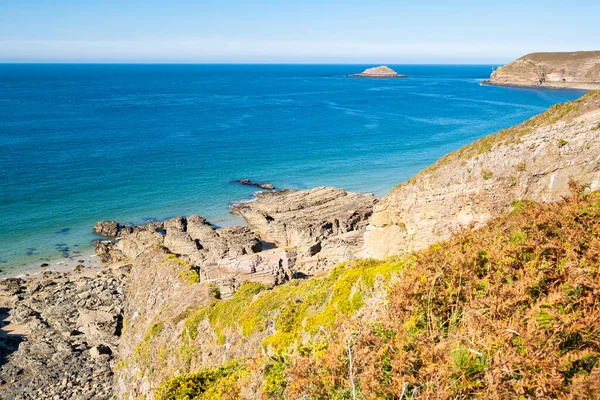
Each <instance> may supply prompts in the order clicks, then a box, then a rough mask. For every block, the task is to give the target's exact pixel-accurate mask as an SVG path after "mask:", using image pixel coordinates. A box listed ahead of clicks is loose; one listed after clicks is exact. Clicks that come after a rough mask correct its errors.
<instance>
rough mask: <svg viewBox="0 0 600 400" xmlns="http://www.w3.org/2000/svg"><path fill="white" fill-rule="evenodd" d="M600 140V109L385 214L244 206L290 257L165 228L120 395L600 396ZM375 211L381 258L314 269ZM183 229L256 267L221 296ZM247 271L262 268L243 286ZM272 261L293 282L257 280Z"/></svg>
mask: <svg viewBox="0 0 600 400" xmlns="http://www.w3.org/2000/svg"><path fill="white" fill-rule="evenodd" d="M599 134H600V92H591V93H589V94H587V95H586V96H584V97H582V98H581V99H579V100H577V101H574V102H569V103H565V104H561V105H557V106H554V107H552V108H551V109H550V110H548V111H547V112H545V113H542V114H540V115H538V116H536V117H534V118H532V119H530V120H529V121H526V122H525V123H523V124H521V125H518V126H516V127H513V128H510V129H507V130H504V131H501V132H498V133H496V134H494V135H491V136H488V137H486V138H483V139H480V140H478V141H476V142H474V143H473V144H471V145H468V146H465V147H464V148H462V149H460V150H459V151H457V152H454V153H451V154H449V155H448V156H446V157H444V158H442V159H441V160H439V161H438V162H437V163H436V164H434V165H433V166H431V167H430V168H428V169H427V170H424V171H422V172H421V173H420V174H418V175H417V176H415V177H414V178H412V179H411V180H409V181H408V182H406V183H403V184H401V185H399V186H398V187H396V188H395V189H394V190H392V191H391V192H390V193H389V194H388V195H387V196H385V197H384V198H383V199H381V200H380V201H378V202H375V203H373V200H372V199H371V198H369V197H360V196H357V195H354V194H347V193H345V192H343V191H340V190H335V189H327V188H318V189H313V190H312V191H299V192H294V191H289V192H281V193H279V194H277V193H274V194H265V195H263V196H262V197H261V198H259V200H258V201H257V202H255V203H254V204H250V205H242V206H240V208H239V210H238V211H237V212H239V213H240V214H241V215H243V216H244V215H245V217H246V218H248V219H249V222H250V226H251V227H253V229H258V230H259V231H261V235H264V236H266V237H268V238H269V239H270V240H271V241H272V242H274V243H280V244H282V245H283V246H288V247H281V248H276V249H272V250H262V251H259V250H260V249H256V251H257V252H256V253H249V254H243V252H242V253H239V251H238V250H235V249H236V247H231V246H232V245H233V244H234V243H239V244H242V245H243V247H244V248H248V245H246V244H244V243H246V241H247V240H250V239H251V241H252V242H253V241H255V238H254V237H253V236H252V237H249V236H248V235H249V233H248V231H243V232H242V231H240V232H238V233H236V235H242V236H240V237H239V239H235V241H232V237H230V236H225V235H224V233H225V232H221V231H219V230H217V231H214V232H213V229H214V228H209V227H208V226H207V225H205V222H204V221H196V220H195V219H193V218H191V217H190V218H188V219H187V222H186V220H185V219H181V220H179V222H177V224H176V227H175V228H173V226H174V222H170V221H167V222H165V223H164V225H163V228H165V229H166V231H167V233H166V236H165V240H164V241H163V242H162V244H160V245H153V246H150V247H147V248H146V249H145V250H144V251H142V252H141V253H140V254H139V255H138V256H137V258H136V259H135V260H133V263H134V265H133V268H132V272H131V278H130V283H129V287H128V289H127V292H126V293H125V299H126V301H125V303H126V304H125V313H124V321H123V330H122V337H121V342H120V346H119V366H118V368H117V369H116V372H115V374H116V379H117V395H118V397H120V398H121V397H122V398H127V399H135V398H143V397H145V398H156V399H192V398H201V399H219V398H232V399H234V398H235V399H237V398H240V399H257V398H274V399H277V398H280V399H283V398H285V399H307V398H308V399H326V398H327V399H328V398H334V399H349V398H360V399H372V398H388V399H394V398H400V397H402V396H404V397H409V398H457V397H458V398H461V397H462V398H465V397H482V398H516V397H519V396H522V397H524V398H531V397H538V398H565V397H566V398H569V397H572V398H595V397H597V395H598V390H600V387H599V385H598V377H599V375H600V373H599V372H598V367H596V365H597V360H598V359H599V358H600V347H599V346H600V345H599V343H600V341H599V339H598V338H600V322H598V321H600V318H599V317H600V315H598V310H597V307H596V306H595V304H596V299H597V297H598V295H599V294H600V291H599V290H600V289H599V286H598V284H597V279H598V276H599V273H600V271H599V267H600V264H599V263H600V259H599V256H598V255H599V254H600V243H599V242H598V237H599V236H600V193H599V192H598V189H600V164H599V162H600V159H599V158H598V154H600V149H599V148H598V147H599V146H600V143H599V141H598V135H599ZM576 182H579V183H576ZM352 199H354V200H352ZM357 199H361V201H360V202H361V204H362V203H363V202H364V204H363V205H361V206H360V207H359V208H358V209H353V207H352V205H356V204H355V203H357V202H358V200H357ZM565 199H566V200H565ZM349 200H351V201H349ZM537 202H539V203H537ZM372 205H373V209H372V210H373V215H371V217H370V219H369V225H368V226H367V231H366V233H365V249H366V251H367V252H368V253H367V254H368V255H369V256H375V257H377V258H379V259H380V260H375V259H372V258H365V259H355V258H354V256H351V257H350V258H347V260H348V261H346V262H342V263H341V264H338V265H337V267H335V268H333V269H331V267H329V266H327V267H326V266H325V264H323V263H322V262H321V260H319V261H318V263H317V264H314V263H313V262H314V260H313V258H314V257H317V258H318V257H320V255H322V254H323V252H324V251H325V249H326V248H327V247H328V246H329V245H328V244H327V243H329V242H335V243H337V241H339V240H340V238H341V237H343V238H346V236H345V235H348V234H352V235H353V236H352V237H354V236H355V235H356V234H357V233H358V234H361V233H362V232H364V230H363V229H364V228H363V226H364V222H365V216H367V215H370V213H371V206H372ZM340 206H341V208H340ZM329 207H330V208H329ZM290 210H297V212H301V213H303V215H304V214H306V216H307V217H306V219H302V220H296V219H294V218H291V217H290V215H288V214H289V211H290ZM327 210H333V211H332V212H333V214H331V213H330V212H328V211H327ZM361 210H362V211H361ZM294 215H295V213H294ZM193 221H195V222H194V223H192V222H193ZM199 222H201V224H200V225H199ZM334 227H337V228H336V229H334ZM192 228H193V229H192ZM200 228H202V232H204V233H202V234H201V235H200V234H199V233H198V232H199V231H200ZM170 229H171V231H170ZM182 231H183V233H186V235H191V236H193V237H198V238H199V239H198V240H199V242H195V243H200V244H202V246H206V248H203V250H202V251H207V252H208V253H207V255H206V256H208V255H209V254H211V252H212V251H213V250H212V249H211V247H210V246H211V243H215V242H214V240H215V238H217V237H221V238H222V239H223V240H226V241H227V243H229V244H228V245H227V246H229V250H228V251H229V253H230V254H231V252H232V251H235V252H236V253H239V254H242V255H237V256H236V257H237V258H236V257H233V258H232V257H229V258H227V260H229V261H227V262H228V263H229V265H230V266H229V267H228V268H229V271H230V272H228V273H229V274H231V275H227V274H226V273H224V271H225V270H224V269H222V267H221V268H220V269H219V271H221V275H220V276H219V279H218V280H217V281H213V280H206V279H204V278H203V276H204V274H205V272H203V271H204V270H205V269H206V268H208V269H210V268H215V267H214V266H211V265H212V264H210V263H208V264H194V263H193V260H194V257H190V255H193V254H194V252H196V251H198V250H197V248H195V249H192V250H193V252H192V253H187V250H186V248H187V247H188V246H181V244H182V243H184V242H185V243H188V242H189V240H188V239H186V241H184V242H180V241H173V240H168V239H169V236H170V235H172V234H174V233H176V232H182ZM196 231H198V232H196ZM134 232H135V229H134ZM141 232H144V231H143V230H142V231H141ZM194 232H196V233H194ZM226 232H227V235H230V234H231V232H229V231H226ZM236 232H237V231H236ZM303 233H305V234H307V236H306V237H304V235H303ZM209 234H210V235H209ZM457 234H458V236H456V235H457ZM177 235H179V236H181V235H180V234H177ZM177 235H176V236H177ZM207 235H209V236H210V237H212V238H213V239H211V240H212V241H206V239H204V237H205V236H207ZM215 235H217V236H215ZM183 236H185V235H183ZM186 237H187V236H186ZM236 237H237V236H236ZM345 240H346V239H344V242H345ZM313 243H314V245H313ZM352 243H360V242H356V241H354V240H353V241H352ZM434 243H437V244H434ZM239 244H238V245H239ZM317 244H318V245H317ZM432 244H433V245H432ZM175 245H176V246H175ZM238 245H236V246H238ZM289 246H292V247H289ZM337 246H338V245H337V244H336V245H335V247H336V248H337ZM344 246H346V245H344ZM117 247H118V243H117ZM123 249H125V248H123ZM177 249H179V250H177ZM184 250H185V251H184ZM174 253H175V254H174ZM263 253H265V254H263ZM282 253H285V255H284V256H280V255H278V254H282ZM332 254H338V255H339V254H342V253H338V252H333V253H332ZM344 254H351V255H352V252H351V253H344ZM393 255H396V256H393ZM206 256H205V257H206ZM272 256H275V257H274V258H273V257H272ZM389 256H393V257H392V258H389ZM240 257H241V258H240ZM280 257H281V258H280ZM302 259H304V260H305V261H304V262H302ZM237 260H246V261H250V260H253V261H252V264H249V265H248V266H246V264H243V263H241V264H239V265H240V266H242V267H243V268H242V269H240V272H238V273H235V274H234V272H235V271H236V270H235V268H238V267H235V265H238V264H237V263H239V261H237ZM311 260H313V261H311ZM246 261H244V262H246ZM306 261H308V264H306ZM205 262H206V261H205ZM261 263H267V264H268V265H273V266H274V267H277V266H279V267H278V268H283V269H284V270H285V274H283V275H281V274H280V273H279V272H278V273H277V274H276V275H275V276H277V277H278V278H277V279H276V280H273V279H270V280H265V279H264V276H263V275H260V274H259V276H260V279H255V278H253V276H255V275H256V274H257V272H259V271H260V266H261ZM306 265H313V266H314V265H319V267H318V268H313V267H310V268H305V266H306ZM269 268H271V267H269ZM295 268H300V269H299V270H295ZM303 268H304V269H303ZM198 270H199V271H200V274H199V276H198V275H196V274H195V272H196V271H198ZM275 270H277V268H275ZM277 271H279V270H277ZM303 271H305V272H303ZM306 272H309V273H308V274H307V273H306ZM269 276H270V275H269ZM294 278H296V279H294ZM298 278H300V279H298ZM236 280H238V281H237V283H235V284H224V282H226V281H227V282H234V281H236ZM244 281H245V282H244ZM274 285H275V286H274ZM223 289H226V291H225V292H223ZM401 393H404V395H401Z"/></svg>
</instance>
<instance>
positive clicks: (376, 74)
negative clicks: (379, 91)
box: [348, 65, 406, 78]
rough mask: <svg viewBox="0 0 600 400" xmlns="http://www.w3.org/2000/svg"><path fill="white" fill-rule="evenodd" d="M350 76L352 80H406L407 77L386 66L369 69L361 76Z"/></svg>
mask: <svg viewBox="0 0 600 400" xmlns="http://www.w3.org/2000/svg"><path fill="white" fill-rule="evenodd" d="M348 76H349V77H351V78H406V75H402V74H399V73H397V72H396V71H394V70H393V69H391V68H390V67H386V66H385V65H382V66H380V67H374V68H367V69H365V70H364V71H363V72H361V73H360V74H352V75H348Z"/></svg>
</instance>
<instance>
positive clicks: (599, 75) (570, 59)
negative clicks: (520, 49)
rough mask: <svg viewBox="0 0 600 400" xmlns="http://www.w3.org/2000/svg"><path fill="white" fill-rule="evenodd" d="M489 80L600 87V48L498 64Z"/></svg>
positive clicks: (509, 83)
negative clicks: (499, 65) (598, 49)
mask: <svg viewBox="0 0 600 400" xmlns="http://www.w3.org/2000/svg"><path fill="white" fill-rule="evenodd" d="M487 83H491V84H494V85H508V86H541V87H556V88H573V89H586V90H594V89H600V51H577V52H572V53H532V54H527V55H526V56H523V57H521V58H519V59H518V60H515V61H513V62H511V63H508V64H506V65H505V66H503V67H499V68H498V69H497V70H495V71H494V72H493V73H492V76H491V77H490V80H489V81H487Z"/></svg>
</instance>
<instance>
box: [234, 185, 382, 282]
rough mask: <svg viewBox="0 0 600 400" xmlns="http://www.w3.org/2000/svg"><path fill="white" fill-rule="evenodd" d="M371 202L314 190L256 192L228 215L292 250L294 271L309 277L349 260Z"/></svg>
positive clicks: (361, 196)
mask: <svg viewBox="0 0 600 400" xmlns="http://www.w3.org/2000/svg"><path fill="white" fill-rule="evenodd" d="M375 202H376V200H375V197H374V196H373V195H370V194H360V193H350V192H346V191H345V190H343V189H337V188H328V187H319V188H315V189H310V190H285V191H280V192H274V193H261V194H259V195H258V196H257V200H256V201H253V202H250V203H242V204H239V205H237V206H235V207H233V209H232V212H233V213H234V214H239V215H241V216H242V217H243V218H244V219H245V220H246V223H247V224H248V226H249V227H250V229H252V230H254V231H256V232H259V233H260V234H261V235H262V237H263V238H264V239H265V240H267V241H270V242H273V243H275V244H276V245H278V246H280V247H287V248H290V247H292V248H296V249H297V250H298V259H297V263H296V270H299V271H302V272H304V273H309V272H311V271H313V270H322V269H326V268H327V267H328V266H330V265H332V264H337V263H339V262H341V261H343V260H347V259H349V258H352V256H353V254H354V252H355V251H356V250H358V249H359V248H360V247H361V243H362V236H363V232H364V229H365V227H366V224H367V220H368V218H369V216H370V215H371V213H372V210H373V205H374V204H375Z"/></svg>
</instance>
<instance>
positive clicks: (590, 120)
mask: <svg viewBox="0 0 600 400" xmlns="http://www.w3.org/2000/svg"><path fill="white" fill-rule="evenodd" d="M599 137H600V92H591V93H588V94H587V95H585V96H584V97H582V98H581V99H579V100H576V101H573V102H569V103H564V104H560V105H556V106H553V107H551V108H550V110H548V111H547V112H545V113H543V114H540V115H538V116H536V117H533V118H532V119H530V120H529V121H526V122H524V123H523V124H521V125H518V126H515V127H513V128H510V129H506V130H504V131H500V132H498V133H496V134H494V135H491V136H487V137H485V138H483V139H480V140H478V141H475V142H474V143H472V144H470V145H468V146H465V147H463V148H462V149H460V150H458V151H456V152H454V153H450V154H449V155H447V156H446V157H444V158H442V159H440V160H439V161H438V162H436V163H435V164H434V165H432V166H431V167H429V168H427V169H426V170H424V171H422V172H421V173H419V174H417V175H416V176H415V177H413V178H412V179H410V180H408V181H407V182H405V183H403V184H400V185H398V186H397V187H396V188H394V189H393V190H392V191H391V192H390V193H389V194H387V195H386V196H385V197H384V198H383V199H382V200H380V202H379V203H378V204H377V205H376V206H375V209H374V212H373V216H372V217H371V219H370V224H369V226H368V227H367V232H366V234H365V251H364V254H363V255H364V256H369V257H375V258H384V257H386V256H390V255H394V254H399V253H403V252H407V251H411V250H415V249H422V248H425V247H427V246H429V245H431V244H432V243H435V242H439V241H442V240H446V239H449V238H450V236H451V235H452V234H453V233H454V232H457V231H460V230H461V229H464V228H465V227H468V226H475V227H479V226H482V225H483V224H485V223H486V222H487V221H489V220H490V219H491V218H494V217H496V216H498V215H500V214H501V213H504V212H506V211H508V210H510V209H511V203H512V202H513V201H515V200H532V201H543V202H547V201H554V200H557V199H560V198H561V197H562V196H564V195H568V194H569V181H570V180H571V179H574V180H576V181H577V182H579V183H580V184H582V185H589V188H590V189H591V190H597V189H599V188H600V140H599Z"/></svg>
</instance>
